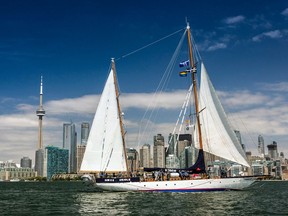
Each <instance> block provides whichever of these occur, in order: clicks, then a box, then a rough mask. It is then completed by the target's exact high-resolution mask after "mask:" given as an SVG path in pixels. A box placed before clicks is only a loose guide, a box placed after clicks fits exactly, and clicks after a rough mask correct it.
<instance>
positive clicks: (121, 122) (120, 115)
mask: <svg viewBox="0 0 288 216" xmlns="http://www.w3.org/2000/svg"><path fill="white" fill-rule="evenodd" d="M111 62H112V70H113V77H114V85H115V90H116V100H117V109H118V117H119V121H120V128H121V135H122V143H123V149H124V157H125V164H126V170H127V171H128V162H127V153H126V144H125V138H124V136H125V132H124V128H123V121H122V112H121V108H120V103H119V95H120V94H119V89H118V82H117V76H116V67H115V61H114V58H112V59H111Z"/></svg>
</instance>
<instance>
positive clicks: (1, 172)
mask: <svg viewBox="0 0 288 216" xmlns="http://www.w3.org/2000/svg"><path fill="white" fill-rule="evenodd" d="M36 175H37V172H35V171H34V169H32V168H27V167H25V168H22V167H17V165H16V163H14V162H13V161H6V162H2V161H0V181H10V180H25V179H31V178H34V177H36Z"/></svg>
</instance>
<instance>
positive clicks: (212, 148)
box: [195, 63, 249, 167]
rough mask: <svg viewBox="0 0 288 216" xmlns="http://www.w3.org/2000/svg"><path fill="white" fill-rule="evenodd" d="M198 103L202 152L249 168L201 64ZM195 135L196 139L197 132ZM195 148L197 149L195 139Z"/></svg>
mask: <svg viewBox="0 0 288 216" xmlns="http://www.w3.org/2000/svg"><path fill="white" fill-rule="evenodd" d="M199 101H200V102H199V105H200V106H199V109H200V110H202V111H201V112H200V114H199V115H200V123H201V129H202V139H203V150H204V151H206V152H209V153H211V154H214V155H216V156H219V157H222V158H224V159H227V160H230V161H234V162H236V163H239V164H242V165H244V166H247V167H249V164H248V162H247V160H246V156H245V153H244V150H243V149H242V147H241V144H240V143H239V141H238V139H237V137H236V135H235V133H234V131H233V130H232V129H231V127H230V126H229V123H228V121H227V116H226V114H225V112H224V109H223V107H222V105H221V103H220V100H219V99H218V97H217V95H216V92H215V89H214V87H213V85H212V83H211V81H210V79H209V77H208V74H207V71H206V69H205V66H204V64H203V63H202V64H201V82H200V91H199ZM195 135H196V137H197V130H196V134H195ZM195 146H196V147H199V142H198V140H197V139H196V140H195Z"/></svg>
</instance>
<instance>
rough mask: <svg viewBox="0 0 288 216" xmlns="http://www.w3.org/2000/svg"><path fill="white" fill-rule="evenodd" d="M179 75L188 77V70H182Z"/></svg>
mask: <svg viewBox="0 0 288 216" xmlns="http://www.w3.org/2000/svg"><path fill="white" fill-rule="evenodd" d="M179 76H181V77H187V71H181V72H179Z"/></svg>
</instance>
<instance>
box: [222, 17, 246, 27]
mask: <svg viewBox="0 0 288 216" xmlns="http://www.w3.org/2000/svg"><path fill="white" fill-rule="evenodd" d="M244 20H245V17H244V16H242V15H239V16H235V17H228V18H226V19H224V23H226V24H229V25H231V24H236V23H240V22H243V21H244Z"/></svg>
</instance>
